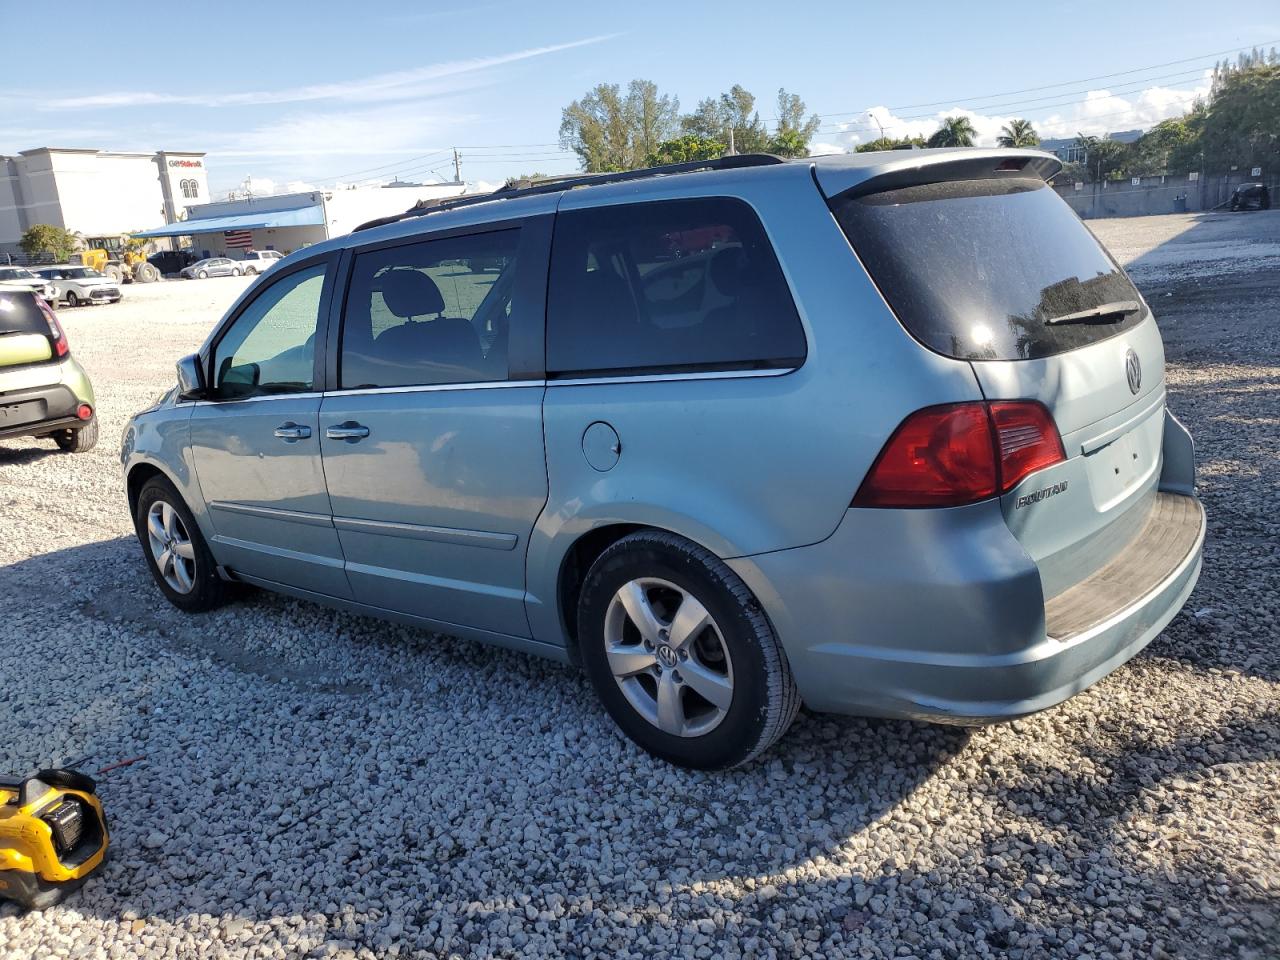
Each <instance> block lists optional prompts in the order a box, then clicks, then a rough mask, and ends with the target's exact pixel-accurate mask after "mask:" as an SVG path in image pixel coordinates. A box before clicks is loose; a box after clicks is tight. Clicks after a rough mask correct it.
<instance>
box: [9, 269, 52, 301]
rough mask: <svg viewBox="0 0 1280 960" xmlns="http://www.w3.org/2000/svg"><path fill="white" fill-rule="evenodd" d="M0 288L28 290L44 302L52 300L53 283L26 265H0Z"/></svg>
mask: <svg viewBox="0 0 1280 960" xmlns="http://www.w3.org/2000/svg"><path fill="white" fill-rule="evenodd" d="M0 289H3V290H29V291H31V292H32V293H34V294H36V295H37V296H38V297H40V298H41V299H42V300H44V301H45V303H52V302H53V300H54V292H53V284H52V283H49V281H47V280H45V279H44V278H43V277H37V276H36V275H35V274H34V273H32V272H31V271H30V270H28V269H27V268H26V267H10V266H0Z"/></svg>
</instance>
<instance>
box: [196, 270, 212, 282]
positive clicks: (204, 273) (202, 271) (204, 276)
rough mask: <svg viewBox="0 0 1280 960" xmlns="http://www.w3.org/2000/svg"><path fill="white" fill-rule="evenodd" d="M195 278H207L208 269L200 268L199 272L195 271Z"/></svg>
mask: <svg viewBox="0 0 1280 960" xmlns="http://www.w3.org/2000/svg"><path fill="white" fill-rule="evenodd" d="M196 279H198V280H208V279H209V271H208V270H201V271H200V272H199V273H197V274H196Z"/></svg>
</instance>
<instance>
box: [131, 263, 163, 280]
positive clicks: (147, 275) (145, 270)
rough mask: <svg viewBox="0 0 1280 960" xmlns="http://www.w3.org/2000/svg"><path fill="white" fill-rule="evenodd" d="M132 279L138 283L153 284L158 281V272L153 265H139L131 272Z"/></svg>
mask: <svg viewBox="0 0 1280 960" xmlns="http://www.w3.org/2000/svg"><path fill="white" fill-rule="evenodd" d="M133 278H134V279H135V280H137V281H138V282H139V283H155V282H156V281H157V280H159V279H160V271H159V270H157V269H156V267H155V264H152V263H140V264H138V265H137V266H136V267H135V268H134V270H133Z"/></svg>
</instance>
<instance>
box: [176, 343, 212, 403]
mask: <svg viewBox="0 0 1280 960" xmlns="http://www.w3.org/2000/svg"><path fill="white" fill-rule="evenodd" d="M205 393H206V385H205V382H204V366H203V365H202V364H201V363H200V355H199V354H198V353H193V354H191V355H190V356H186V357H183V358H182V359H181V360H179V361H178V399H179V400H203V399H204V398H205Z"/></svg>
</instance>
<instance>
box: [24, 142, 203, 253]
mask: <svg viewBox="0 0 1280 960" xmlns="http://www.w3.org/2000/svg"><path fill="white" fill-rule="evenodd" d="M204 156H205V155H204V154H203V153H190V152H186V151H172V150H161V151H160V152H158V153H116V152H112V151H108V150H94V149H65V148H56V147H38V148H36V149H34V150H23V151H22V152H21V153H18V154H16V155H15V156H11V157H9V156H0V254H5V253H17V252H18V249H19V248H18V241H19V240H20V239H21V238H22V234H23V233H24V232H26V230H27V228H28V227H32V226H34V225H35V224H38V223H45V224H49V225H51V226H55V227H65V228H66V229H68V230H71V231H72V232H74V233H78V234H80V235H81V236H83V237H84V238H85V239H87V240H89V239H94V238H102V237H118V236H120V235H121V234H125V233H134V232H137V231H139V230H145V229H147V228H149V227H158V226H161V225H163V224H166V223H170V222H172V221H173V220H176V219H178V217H180V216H181V215H182V211H183V209H184V208H185V207H186V206H188V205H190V204H192V203H199V202H200V201H202V200H206V201H207V200H208V199H209V183H208V179H207V176H206V171H205V164H204Z"/></svg>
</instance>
